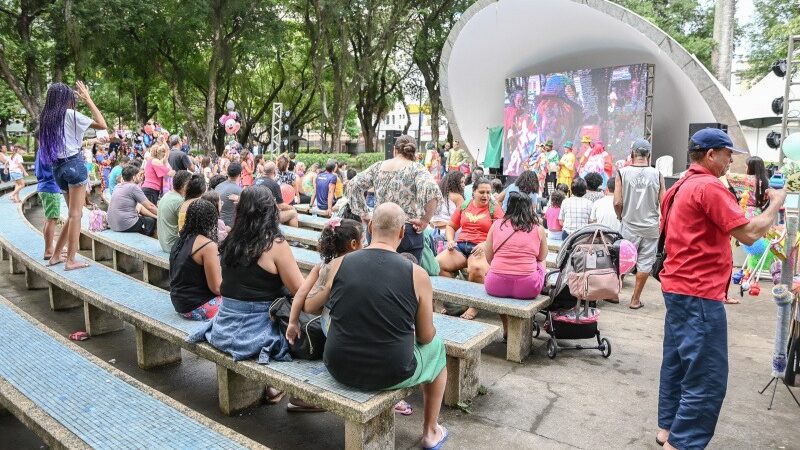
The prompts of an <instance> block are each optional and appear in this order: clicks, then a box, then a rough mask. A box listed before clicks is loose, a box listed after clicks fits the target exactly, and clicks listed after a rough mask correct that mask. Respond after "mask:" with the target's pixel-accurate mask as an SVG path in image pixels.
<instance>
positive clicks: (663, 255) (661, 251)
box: [650, 177, 689, 283]
mask: <svg viewBox="0 0 800 450" xmlns="http://www.w3.org/2000/svg"><path fill="white" fill-rule="evenodd" d="M688 179H689V177H686V179H684V180H683V182H681V184H680V186H678V187H676V188H675V193H674V194H673V195H672V197H671V198H670V199H669V205H667V211H666V212H665V213H664V228H663V229H662V230H661V233H660V234H659V235H658V246H657V247H656V259H655V261H654V262H653V268H652V269H651V270H650V275H652V276H653V278H655V279H656V280H658V282H659V283H660V282H661V271H662V270H664V262H665V261H666V260H667V251H666V249H665V248H664V244H665V243H666V240H667V224H668V223H669V212H670V211H671V210H672V204H673V203H674V202H675V196H676V195H678V191H679V190H680V189H681V187H682V186H683V183H685V182H686V180H688Z"/></svg>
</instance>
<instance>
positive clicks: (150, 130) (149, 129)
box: [144, 123, 153, 135]
mask: <svg viewBox="0 0 800 450" xmlns="http://www.w3.org/2000/svg"><path fill="white" fill-rule="evenodd" d="M144 132H145V133H147V134H150V135H152V134H153V126H152V125H150V124H149V123H148V124H147V125H145V126H144Z"/></svg>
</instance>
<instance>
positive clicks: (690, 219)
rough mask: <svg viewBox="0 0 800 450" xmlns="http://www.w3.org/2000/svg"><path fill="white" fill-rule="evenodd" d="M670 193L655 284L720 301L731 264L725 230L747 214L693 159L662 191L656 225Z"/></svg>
mask: <svg viewBox="0 0 800 450" xmlns="http://www.w3.org/2000/svg"><path fill="white" fill-rule="evenodd" d="M676 192H677V195H676ZM673 196H674V197H675V201H674V203H673V204H672V208H671V210H670V213H669V219H668V220H669V223H668V226H667V239H666V243H665V249H666V251H667V260H666V261H665V262H664V270H663V271H662V272H661V289H662V290H663V291H664V292H670V293H674V294H682V295H691V296H694V297H701V298H704V299H708V300H717V301H724V300H725V298H726V297H727V295H728V286H729V285H730V281H731V272H732V270H733V256H732V255H731V242H730V241H731V237H730V232H731V230H733V229H734V228H736V227H739V226H742V225H744V224H746V223H748V222H749V220H748V219H747V218H746V217H745V216H744V212H743V211H742V209H741V207H740V206H739V204H738V203H737V202H736V197H734V196H733V194H732V193H731V192H730V191H729V190H728V189H726V188H725V186H723V184H722V182H721V181H720V180H719V178H717V177H715V176H714V175H713V174H712V173H711V172H709V171H708V170H707V169H705V168H704V167H702V166H699V165H697V164H692V165H691V167H689V170H688V171H687V172H686V175H684V177H683V178H682V179H680V180H679V181H678V182H677V183H675V185H674V186H672V187H671V188H670V189H669V190H668V191H667V192H666V194H665V195H664V201H663V202H662V203H661V228H662V229H663V227H664V218H665V217H666V205H668V204H669V200H670V199H671V198H672V197H673Z"/></svg>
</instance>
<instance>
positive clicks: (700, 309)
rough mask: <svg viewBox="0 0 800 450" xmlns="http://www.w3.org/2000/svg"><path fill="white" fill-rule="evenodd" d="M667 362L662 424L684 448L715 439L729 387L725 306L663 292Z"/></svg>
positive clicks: (663, 367)
mask: <svg viewBox="0 0 800 450" xmlns="http://www.w3.org/2000/svg"><path fill="white" fill-rule="evenodd" d="M664 302H665V303H666V306H667V315H666V318H665V319H664V359H663V361H662V363H661V384H660V386H659V392H658V426H659V428H664V429H666V430H669V443H670V444H671V445H672V446H673V447H675V448H678V449H680V450H690V449H703V448H705V447H706V446H707V445H708V443H709V441H711V438H712V437H713V436H714V428H716V426H717V419H718V418H719V411H720V409H721V408H722V400H723V399H724V398H725V391H726V390H727V387H728V322H727V317H726V315H725V306H724V304H723V303H722V302H718V301H713V300H706V299H703V298H700V297H692V296H689V295H680V294H671V293H669V292H664Z"/></svg>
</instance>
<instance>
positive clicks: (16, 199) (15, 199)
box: [11, 180, 25, 203]
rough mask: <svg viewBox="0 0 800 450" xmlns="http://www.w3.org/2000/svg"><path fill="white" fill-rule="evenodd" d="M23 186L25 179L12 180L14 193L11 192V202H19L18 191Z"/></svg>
mask: <svg viewBox="0 0 800 450" xmlns="http://www.w3.org/2000/svg"><path fill="white" fill-rule="evenodd" d="M23 187H25V181H23V180H17V181H15V182H14V193H13V194H11V201H12V202H14V203H19V202H20V199H19V191H20V190H22V188H23Z"/></svg>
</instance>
